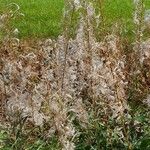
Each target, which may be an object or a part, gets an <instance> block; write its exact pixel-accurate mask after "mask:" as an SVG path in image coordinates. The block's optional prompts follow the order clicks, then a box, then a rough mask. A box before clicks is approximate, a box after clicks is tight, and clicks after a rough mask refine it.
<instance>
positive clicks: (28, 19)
mask: <svg viewBox="0 0 150 150" xmlns="http://www.w3.org/2000/svg"><path fill="white" fill-rule="evenodd" d="M12 2H14V3H17V4H18V5H19V6H20V12H22V13H23V14H24V15H25V16H24V17H21V18H20V19H18V20H14V21H13V22H12V26H13V27H14V28H18V29H19V31H20V34H19V36H20V37H31V36H32V37H40V38H43V37H57V36H58V34H60V33H61V19H62V12H63V7H64V0H44V1H41V0H28V1H25V0H13V1H12V0H0V6H1V8H0V12H3V11H4V10H5V8H6V7H7V5H8V4H10V3H12ZM145 3H146V9H148V8H150V1H148V0H146V1H145ZM132 13H133V5H132V1H131V0H113V1H112V0H105V1H104V7H103V15H104V16H105V20H106V26H110V25H112V24H114V22H115V21H121V22H125V25H127V27H128V28H131V23H130V22H131V20H132ZM129 32H130V31H129Z"/></svg>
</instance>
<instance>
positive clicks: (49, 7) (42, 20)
mask: <svg viewBox="0 0 150 150" xmlns="http://www.w3.org/2000/svg"><path fill="white" fill-rule="evenodd" d="M12 2H14V3H16V4H18V5H19V6H20V12H22V13H23V14H24V15H25V16H24V17H21V18H20V19H16V20H14V21H13V22H12V26H13V27H14V28H18V29H19V31H20V34H19V36H20V37H31V36H32V37H40V38H42V37H48V36H50V37H53V36H57V35H58V34H59V33H60V32H61V25H60V24H61V18H62V10H63V6H64V3H63V0H13V1H12V0H0V7H1V8H0V10H1V11H2V10H4V9H5V8H6V6H7V5H8V4H10V3H12Z"/></svg>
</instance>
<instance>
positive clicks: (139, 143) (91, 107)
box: [0, 0, 150, 150]
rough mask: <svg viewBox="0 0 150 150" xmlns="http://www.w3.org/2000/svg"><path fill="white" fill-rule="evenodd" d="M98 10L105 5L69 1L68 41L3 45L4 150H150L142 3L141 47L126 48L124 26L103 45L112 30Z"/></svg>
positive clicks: (148, 49)
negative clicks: (102, 30) (103, 30)
mask: <svg viewBox="0 0 150 150" xmlns="http://www.w3.org/2000/svg"><path fill="white" fill-rule="evenodd" d="M97 3H98V4H100V5H102V1H101V0H100V1H94V3H91V2H90V1H82V0H81V1H78V0H75V1H66V11H65V13H64V25H63V28H64V33H63V34H62V35H61V36H59V37H58V38H57V39H56V40H54V39H47V40H44V41H39V42H38V43H36V44H37V46H36V47H28V46H26V45H25V44H23V43H22V42H21V41H20V40H19V39H17V38H14V37H13V38H12V37H11V36H9V37H6V38H5V39H4V40H2V42H1V48H0V49H1V51H0V55H1V58H0V77H1V78H0V94H1V95H0V97H1V101H0V102H1V104H0V107H1V115H0V117H1V120H3V121H4V119H5V122H7V127H6V124H3V128H4V127H5V128H7V129H5V130H4V129H3V130H2V132H1V134H0V139H3V140H0V144H2V146H1V147H2V148H3V149H4V148H7V146H8V147H10V148H11V149H16V150H18V149H22V150H23V149H43V150H44V148H45V149H63V150H74V149H77V150H84V149H85V150H87V149H89V150H92V149H93V150H101V149H102V150H103V149H104V150H105V149H107V150H112V149H129V150H132V149H135V150H142V149H143V150H145V149H147V150H148V149H149V148H150V127H149V124H150V120H149V116H150V114H149V105H150V98H149V97H150V96H149V95H150V93H149V83H150V81H149V69H150V42H149V40H146V41H143V40H142V37H143V34H142V33H143V32H144V31H143V28H142V27H143V18H144V16H143V9H144V7H143V3H142V1H135V14H134V21H135V31H134V33H135V42H134V44H132V43H129V42H125V39H124V37H123V36H122V28H121V27H120V26H119V24H117V23H116V24H115V25H114V26H113V30H112V32H111V33H108V34H107V33H106V34H105V35H103V36H102V37H101V38H99V37H98V35H99V34H97V31H98V29H99V28H100V26H101V25H103V28H104V25H105V24H104V22H103V14H102V12H101V11H100V10H99V9H98V10H95V9H94V7H93V6H94V5H95V4H97ZM138 8H140V9H138ZM137 10H139V11H137ZM74 18H76V19H77V20H78V21H77V22H76V24H77V25H76V26H75V25H74V22H73V21H74ZM71 27H73V28H74V31H72V29H71ZM129 47H131V51H130V52H129V51H128V49H127V48H129ZM137 103H138V104H137ZM143 106H144V107H143ZM1 136H2V137H3V138H1ZM9 136H10V137H9ZM37 137H38V140H37ZM35 139H36V140H35ZM52 139H53V140H52ZM35 141H36V142H35ZM52 141H53V142H52ZM30 142H31V143H32V144H33V143H34V146H31V145H30V144H31V143H30ZM27 144H28V146H27ZM53 147H54V148H53Z"/></svg>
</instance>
